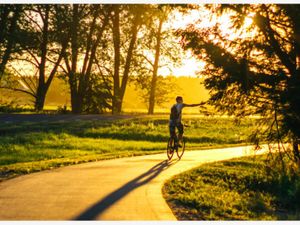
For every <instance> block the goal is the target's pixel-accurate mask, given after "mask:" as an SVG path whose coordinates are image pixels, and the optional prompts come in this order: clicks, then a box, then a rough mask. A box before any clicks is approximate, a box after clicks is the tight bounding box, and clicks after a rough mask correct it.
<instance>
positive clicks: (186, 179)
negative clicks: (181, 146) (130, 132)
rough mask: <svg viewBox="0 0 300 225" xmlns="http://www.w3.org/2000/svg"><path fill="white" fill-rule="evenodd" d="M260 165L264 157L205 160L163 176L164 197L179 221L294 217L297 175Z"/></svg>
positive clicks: (299, 179)
mask: <svg viewBox="0 0 300 225" xmlns="http://www.w3.org/2000/svg"><path fill="white" fill-rule="evenodd" d="M266 165H268V160H267V157H266V155H265V156H256V157H254V158H253V157H247V158H240V159H233V160H229V161H223V162H218V163H210V164H205V165H203V166H200V167H198V168H197V169H193V170H191V171H188V172H185V173H182V174H180V175H177V176H175V177H174V178H172V179H171V180H169V181H168V182H167V183H166V184H165V186H164V195H165V198H166V199H167V202H168V203H169V205H170V206H171V208H172V210H173V212H174V213H175V215H176V217H177V218H178V219H179V220H298V219H299V218H300V217H299V210H300V204H299V201H298V199H299V197H300V195H299V194H300V177H299V173H298V174H286V175H284V176H283V175H282V173H281V171H280V170H279V171H278V170H275V169H274V168H275V167H276V166H275V167H272V168H270V167H267V166H266ZM279 169H280V168H279Z"/></svg>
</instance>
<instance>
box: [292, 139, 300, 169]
mask: <svg viewBox="0 0 300 225" xmlns="http://www.w3.org/2000/svg"><path fill="white" fill-rule="evenodd" d="M299 144H300V138H295V139H294V140H293V152H294V160H295V162H297V163H299V166H300V152H299Z"/></svg>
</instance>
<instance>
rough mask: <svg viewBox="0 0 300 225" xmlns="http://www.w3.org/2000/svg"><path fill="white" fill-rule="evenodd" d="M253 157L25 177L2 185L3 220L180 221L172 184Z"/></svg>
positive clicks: (97, 166)
mask: <svg viewBox="0 0 300 225" xmlns="http://www.w3.org/2000/svg"><path fill="white" fill-rule="evenodd" d="M262 152H263V150H261V151H259V152H258V153H262ZM258 153H256V154H258ZM253 154H254V153H253V151H252V148H251V147H235V148H227V149H216V150H205V151H204V150H202V151H187V152H185V155H184V156H183V159H182V160H180V161H177V160H173V161H171V162H168V161H167V160H165V159H166V155H165V154H157V155H149V156H139V157H132V158H122V159H114V160H107V161H99V162H93V163H86V164H80V165H75V166H67V167H64V168H59V169H54V170H49V171H43V172H39V173H33V174H29V175H24V176H20V177H17V178H14V179H11V180H7V181H4V182H1V183H0V220H176V218H175V216H174V215H173V213H172V212H171V210H170V209H169V207H168V205H167V203H166V202H165V200H164V198H163V197H162V194H161V188H162V186H163V183H164V182H165V181H166V180H167V179H169V178H171V177H172V176H173V175H175V174H178V173H180V172H183V171H186V170H189V169H192V168H193V167H196V166H199V165H200V164H202V163H205V162H212V161H217V160H226V159H230V158H234V157H241V156H245V155H253ZM174 158H176V157H175V156H174Z"/></svg>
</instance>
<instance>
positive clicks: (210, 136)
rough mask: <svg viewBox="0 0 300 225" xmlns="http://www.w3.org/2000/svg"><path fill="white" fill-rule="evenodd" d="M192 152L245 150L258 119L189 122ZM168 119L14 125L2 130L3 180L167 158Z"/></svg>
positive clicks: (190, 118)
mask: <svg viewBox="0 0 300 225" xmlns="http://www.w3.org/2000/svg"><path fill="white" fill-rule="evenodd" d="M184 122H185V123H186V124H188V125H190V127H188V128H186V130H185V135H186V137H187V138H188V143H187V148H188V149H207V148H217V147H226V146H234V145H243V144H247V138H248V134H250V133H251V130H252V129H253V127H254V126H255V122H256V120H255V119H245V120H243V121H242V122H241V123H240V124H239V125H236V124H235V123H234V120H233V119H229V118H201V117H193V116H186V117H185V119H184ZM168 137H169V131H168V116H167V115H165V116H155V117H139V118H131V119H118V120H96V121H72V122H70V121H64V122H55V121H53V122H16V123H15V122H10V123H6V124H4V123H2V125H1V126H0V179H5V178H7V177H12V176H15V175H18V174H24V173H30V172H34V171H40V170H43V169H49V168H53V167H59V166H65V165H69V164H75V163H80V162H89V161H96V160H102V159H111V158H117V157H126V156H136V155H145V154H153V153H162V152H165V147H166V142H167V139H168Z"/></svg>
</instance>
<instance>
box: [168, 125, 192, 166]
mask: <svg viewBox="0 0 300 225" xmlns="http://www.w3.org/2000/svg"><path fill="white" fill-rule="evenodd" d="M184 127H188V126H186V125H184ZM185 143H186V141H185V138H184V136H182V141H181V147H180V146H179V144H178V134H177V131H175V135H174V136H171V137H170V138H169V140H168V144H167V156H168V159H169V160H171V159H172V157H173V155H174V152H175V151H176V154H177V157H178V158H179V159H181V157H182V156H183V153H184V150H185Z"/></svg>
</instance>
